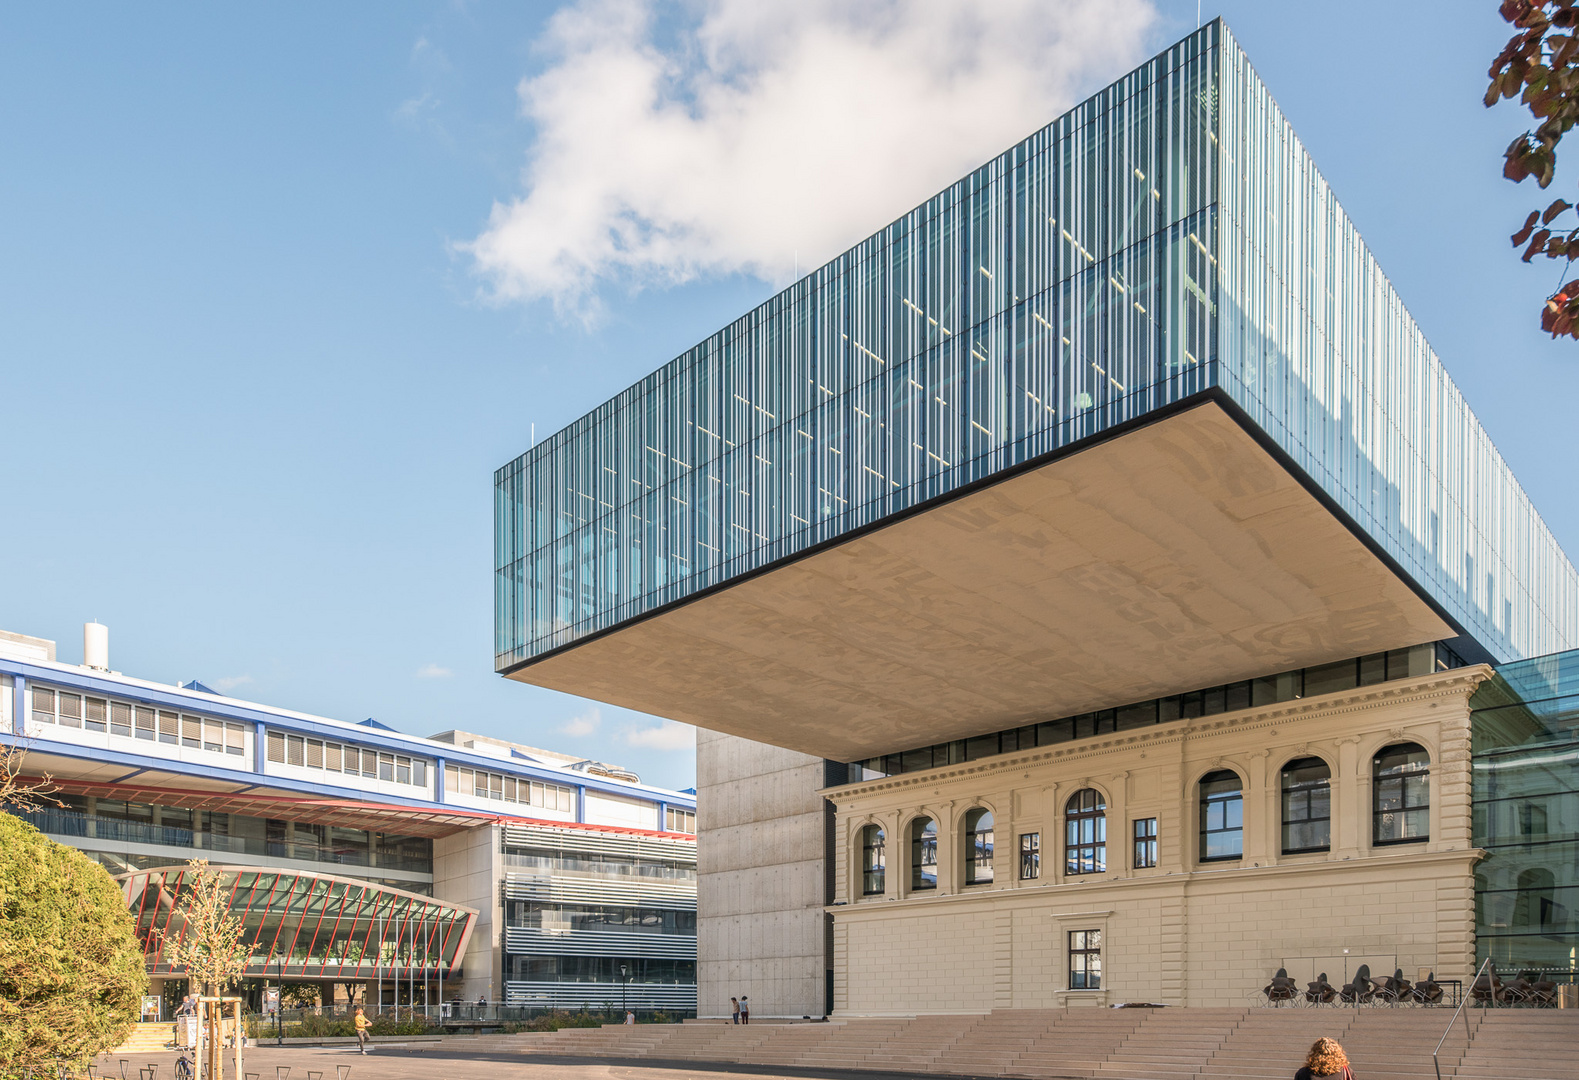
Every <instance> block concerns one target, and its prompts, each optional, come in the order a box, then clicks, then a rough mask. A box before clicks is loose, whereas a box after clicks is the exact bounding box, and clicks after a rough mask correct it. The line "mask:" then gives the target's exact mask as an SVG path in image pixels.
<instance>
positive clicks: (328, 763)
mask: <svg viewBox="0 0 1579 1080" xmlns="http://www.w3.org/2000/svg"><path fill="white" fill-rule="evenodd" d="M323 767H324V768H326V769H328V770H329V771H330V772H341V771H342V770H343V769H344V768H345V755H344V754H343V753H342V752H341V746H340V744H339V743H337V742H332V743H324V744H323Z"/></svg>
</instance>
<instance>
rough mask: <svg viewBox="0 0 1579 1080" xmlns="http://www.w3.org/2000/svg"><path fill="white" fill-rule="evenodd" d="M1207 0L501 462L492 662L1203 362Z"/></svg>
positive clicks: (1021, 451) (903, 498)
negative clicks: (1114, 75) (1107, 77)
mask: <svg viewBox="0 0 1579 1080" xmlns="http://www.w3.org/2000/svg"><path fill="white" fill-rule="evenodd" d="M1218 36H1219V30H1218V28H1217V25H1216V24H1212V25H1209V26H1207V27H1205V28H1204V29H1202V30H1201V31H1199V32H1197V33H1195V34H1193V35H1191V36H1190V37H1188V38H1186V39H1185V40H1183V41H1181V42H1180V43H1178V44H1177V45H1175V46H1173V47H1172V48H1170V49H1169V50H1168V51H1166V52H1165V53H1163V54H1162V55H1160V56H1158V57H1156V58H1155V59H1153V60H1152V61H1150V62H1149V63H1147V64H1146V65H1144V66H1143V67H1141V68H1140V69H1138V70H1137V71H1135V72H1132V73H1131V74H1129V75H1127V76H1125V77H1124V78H1123V79H1121V80H1119V81H1118V82H1116V83H1114V84H1113V85H1112V86H1110V87H1108V88H1107V89H1106V90H1103V91H1102V92H1101V93H1099V94H1097V95H1096V96H1095V97H1093V98H1091V99H1089V100H1088V101H1086V102H1084V103H1082V104H1081V105H1079V106H1077V107H1076V108H1075V109H1073V110H1071V111H1070V112H1069V113H1067V114H1065V115H1064V116H1062V117H1059V118H1058V119H1057V120H1055V121H1053V122H1052V123H1051V124H1049V125H1048V126H1047V127H1045V128H1043V129H1042V130H1041V131H1038V132H1036V133H1035V134H1034V135H1032V136H1031V137H1030V138H1028V139H1026V140H1025V141H1024V142H1022V143H1020V144H1018V145H1016V146H1015V147H1013V148H1011V149H1010V150H1008V151H1006V152H1005V153H1003V154H1002V155H1000V156H999V157H997V158H995V159H994V160H992V161H990V162H988V163H987V164H986V165H983V166H982V167H981V168H979V169H977V170H976V171H975V172H973V173H971V174H970V175H969V176H967V177H965V178H964V179H962V180H960V181H959V182H958V183H956V184H954V185H953V186H951V187H950V188H949V189H948V190H946V191H944V192H942V193H941V194H939V195H937V196H936V197H934V198H932V199H930V200H928V201H927V202H926V203H925V204H923V205H922V206H919V207H917V208H916V209H915V210H913V211H911V212H910V213H909V214H906V215H905V216H904V217H903V218H901V219H900V220H898V221H896V222H894V223H893V224H891V225H889V226H888V227H887V228H885V229H883V230H882V231H881V232H879V233H877V234H876V235H874V236H872V237H870V238H869V239H867V240H865V241H863V242H862V243H860V244H858V245H857V246H856V247H854V248H852V249H851V250H849V251H847V252H845V253H844V254H843V255H840V256H839V257H838V258H836V259H834V260H833V261H832V262H830V263H828V264H827V265H825V266H823V267H820V268H819V269H817V270H814V271H813V272H812V273H810V274H809V275H807V276H806V277H805V278H803V279H802V280H800V281H798V282H796V283H795V284H794V285H793V286H791V287H790V288H789V289H786V290H785V291H784V292H782V293H780V294H779V295H777V296H775V297H774V298H773V299H772V300H770V301H768V302H767V303H765V304H763V305H762V306H761V307H759V308H757V309H756V310H754V311H752V312H750V313H749V314H747V315H746V316H744V317H743V318H741V319H739V320H737V321H736V322H735V323H733V324H732V325H730V326H728V327H727V328H725V329H724V330H722V331H720V332H718V333H717V334H714V335H713V336H712V337H710V338H708V339H707V340H706V341H704V342H702V343H701V344H699V345H697V346H696V347H695V348H693V349H691V350H689V351H688V352H686V353H685V354H683V355H682V356H680V357H678V358H677V359H675V360H674V361H672V362H671V363H669V364H668V365H666V366H665V367H664V368H662V369H661V370H659V371H657V372H655V373H654V374H652V375H651V376H649V377H648V378H646V379H644V380H642V382H640V383H639V384H637V385H636V386H633V387H631V388H630V389H628V390H626V391H625V392H624V393H622V394H620V395H619V396H618V397H616V398H614V399H613V400H612V401H609V402H607V403H606V404H604V405H603V406H601V407H599V408H598V409H596V410H595V411H593V412H592V413H589V414H588V415H587V416H585V417H582V418H581V419H580V420H578V421H576V423H574V424H572V425H571V426H570V427H568V428H566V429H565V430H563V431H561V432H559V433H558V434H556V435H554V436H551V437H550V438H548V439H547V440H545V441H544V442H542V443H540V444H539V445H537V446H535V447H533V448H532V450H530V451H529V452H528V453H526V454H524V455H522V456H521V457H520V458H519V459H517V460H516V461H513V462H511V463H510V464H508V465H506V466H505V467H503V468H502V469H500V470H498V472H497V473H496V475H495V499H496V501H495V526H496V528H495V553H496V558H495V568H496V596H495V612H496V653H497V655H496V666H497V667H498V668H499V669H500V670H505V669H509V668H510V667H512V666H514V665H516V664H519V663H521V662H523V661H525V660H529V659H531V658H533V657H536V656H540V655H542V654H544V653H546V652H549V651H551V650H553V649H555V648H558V647H560V646H563V645H566V644H569V643H572V642H575V641H577V640H579V639H581V638H583V637H585V636H586V635H588V634H592V633H595V632H596V631H599V630H601V629H604V628H606V627H608V626H611V625H614V624H616V623H619V622H621V621H624V620H626V619H630V618H633V617H635V616H638V615H641V614H643V613H645V612H647V611H650V610H652V609H654V608H658V607H661V606H663V605H666V604H669V603H671V602H674V601H677V600H680V599H683V598H685V597H687V596H690V595H693V594H695V593H696V592H697V591H699V590H702V589H705V588H707V587H709V586H712V585H715V584H718V583H720V582H723V581H726V580H728V579H730V578H733V577H735V576H738V575H740V574H743V573H746V572H748V571H751V570H753V569H756V568H758V567H761V566H765V565H767V564H770V563H773V562H775V561H778V560H780V559H783V558H785V557H787V556H790V555H793V554H796V553H797V552H802V551H806V550H808V549H810V548H812V547H815V546H816V545H818V544H820V543H822V542H825V541H828V540H831V539H834V538H836V537H839V536H841V535H844V534H847V533H849V532H850V531H852V530H854V529H858V528H860V527H862V526H864V525H868V524H870V523H873V522H877V521H880V520H882V519H884V518H886V517H889V516H891V515H893V514H895V513H897V512H900V511H903V510H905V509H906V508H908V507H912V506H915V505H917V504H919V503H923V502H926V501H928V500H931V499H935V498H938V497H939V496H943V495H946V494H948V493H950V492H952V491H955V490H958V489H959V488H961V487H962V486H964V485H967V484H969V483H971V482H972V481H975V480H979V479H981V478H984V477H988V476H991V475H993V474H994V473H997V472H999V471H1001V470H1003V469H1005V468H1007V467H1012V466H1013V465H1015V464H1017V463H1020V462H1025V461H1029V460H1033V459H1036V458H1038V457H1040V456H1042V455H1045V454H1047V453H1048V452H1050V451H1052V450H1055V449H1057V448H1059V447H1061V446H1065V445H1068V444H1069V443H1071V442H1074V441H1075V440H1078V439H1080V438H1083V437H1085V436H1089V435H1091V434H1093V433H1096V432H1099V431H1102V430H1104V429H1106V428H1110V427H1112V426H1113V425H1115V424H1118V423H1120V422H1122V421H1126V420H1130V419H1133V418H1136V417H1139V416H1142V415H1144V414H1145V413H1147V412H1150V411H1152V410H1154V409H1156V408H1158V407H1159V406H1163V405H1166V404H1168V403H1170V402H1174V401H1178V400H1179V399H1181V398H1183V397H1186V396H1188V395H1190V394H1192V393H1194V392H1196V391H1199V390H1202V389H1204V388H1205V387H1206V386H1208V385H1209V384H1210V382H1211V378H1210V375H1209V372H1208V368H1209V367H1210V365H1211V363H1212V360H1213V353H1214V343H1215V341H1216V340H1217V338H1216V335H1215V332H1214V329H1215V320H1216V313H1217V308H1218V302H1217V300H1216V293H1217V282H1216V263H1217V259H1216V258H1215V257H1214V256H1213V255H1212V252H1213V251H1214V250H1215V247H1216V244H1217V240H1216V220H1215V214H1214V212H1213V210H1212V206H1213V203H1214V201H1215V197H1216V196H1215V190H1216V169H1217V161H1218V155H1217V153H1216V151H1215V146H1214V143H1213V140H1214V138H1215V136H1214V135H1213V134H1212V132H1213V131H1214V129H1215V127H1216V125H1217V117H1216V110H1217V95H1216V93H1215V90H1214V87H1215V85H1216V78H1217V76H1216V67H1217V63H1218V59H1217V57H1218V53H1217V49H1216V47H1215V46H1216V44H1217V41H1218Z"/></svg>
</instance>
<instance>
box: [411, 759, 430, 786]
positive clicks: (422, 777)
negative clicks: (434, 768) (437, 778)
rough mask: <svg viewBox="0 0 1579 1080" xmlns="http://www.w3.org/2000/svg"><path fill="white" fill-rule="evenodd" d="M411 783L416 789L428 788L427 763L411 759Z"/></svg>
mask: <svg viewBox="0 0 1579 1080" xmlns="http://www.w3.org/2000/svg"><path fill="white" fill-rule="evenodd" d="M411 782H412V783H413V784H415V785H417V786H418V787H427V786H428V763H427V762H426V761H423V760H422V759H420V758H412V759H411Z"/></svg>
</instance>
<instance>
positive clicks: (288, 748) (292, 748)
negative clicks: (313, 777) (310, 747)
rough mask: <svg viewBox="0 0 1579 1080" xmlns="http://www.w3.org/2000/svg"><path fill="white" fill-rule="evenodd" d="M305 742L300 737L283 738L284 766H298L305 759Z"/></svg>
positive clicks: (288, 736) (289, 736)
mask: <svg viewBox="0 0 1579 1080" xmlns="http://www.w3.org/2000/svg"><path fill="white" fill-rule="evenodd" d="M306 748H307V740H306V739H304V738H302V737H301V736H300V735H287V736H286V737H285V764H287V765H300V764H302V762H303V760H304V759H305V758H306Z"/></svg>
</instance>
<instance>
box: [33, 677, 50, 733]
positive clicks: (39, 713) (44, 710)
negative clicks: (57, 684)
mask: <svg viewBox="0 0 1579 1080" xmlns="http://www.w3.org/2000/svg"><path fill="white" fill-rule="evenodd" d="M33 719H34V720H37V721H38V722H39V723H41V724H53V723H54V722H55V691H53V690H46V689H44V688H43V687H42V686H35V687H33Z"/></svg>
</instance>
